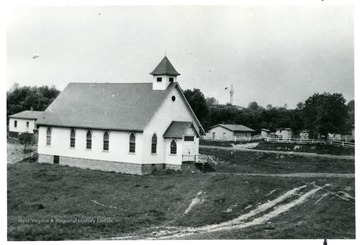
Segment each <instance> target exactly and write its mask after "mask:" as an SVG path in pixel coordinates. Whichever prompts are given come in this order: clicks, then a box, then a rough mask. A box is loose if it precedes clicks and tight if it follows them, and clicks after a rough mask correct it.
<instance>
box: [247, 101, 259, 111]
mask: <svg viewBox="0 0 360 245" xmlns="http://www.w3.org/2000/svg"><path fill="white" fill-rule="evenodd" d="M247 108H248V109H250V110H254V111H255V110H258V109H259V105H258V103H257V102H256V101H253V102H250V103H249V105H248V107H247Z"/></svg>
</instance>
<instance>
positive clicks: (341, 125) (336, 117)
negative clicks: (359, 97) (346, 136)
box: [303, 93, 349, 139]
mask: <svg viewBox="0 0 360 245" xmlns="http://www.w3.org/2000/svg"><path fill="white" fill-rule="evenodd" d="M345 102H346V100H345V99H344V97H343V95H342V94H338V93H334V94H330V93H323V94H319V93H315V94H314V95H313V96H311V97H309V98H308V99H307V100H306V101H305V106H304V109H303V116H304V124H305V126H306V128H307V129H309V130H311V131H313V133H315V135H316V134H321V135H325V138H326V139H327V136H328V133H347V131H348V130H349V128H348V124H347V120H348V109H347V106H346V105H345Z"/></svg>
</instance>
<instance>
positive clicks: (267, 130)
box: [261, 128, 271, 138]
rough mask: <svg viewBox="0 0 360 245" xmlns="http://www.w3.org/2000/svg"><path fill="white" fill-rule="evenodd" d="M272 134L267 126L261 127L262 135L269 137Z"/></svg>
mask: <svg viewBox="0 0 360 245" xmlns="http://www.w3.org/2000/svg"><path fill="white" fill-rule="evenodd" d="M270 134H271V131H270V130H269V129H266V128H262V129H261V137H263V138H269V137H270Z"/></svg>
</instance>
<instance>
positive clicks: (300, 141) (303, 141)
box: [265, 138, 355, 148]
mask: <svg viewBox="0 0 360 245" xmlns="http://www.w3.org/2000/svg"><path fill="white" fill-rule="evenodd" d="M265 141H266V142H279V143H297V144H323V145H326V144H330V145H334V146H343V147H346V148H355V144H354V143H352V142H345V141H333V140H328V141H326V140H318V139H299V138H289V139H281V138H266V139H265Z"/></svg>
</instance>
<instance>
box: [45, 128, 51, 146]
mask: <svg viewBox="0 0 360 245" xmlns="http://www.w3.org/2000/svg"><path fill="white" fill-rule="evenodd" d="M46 145H51V128H47V130H46Z"/></svg>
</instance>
